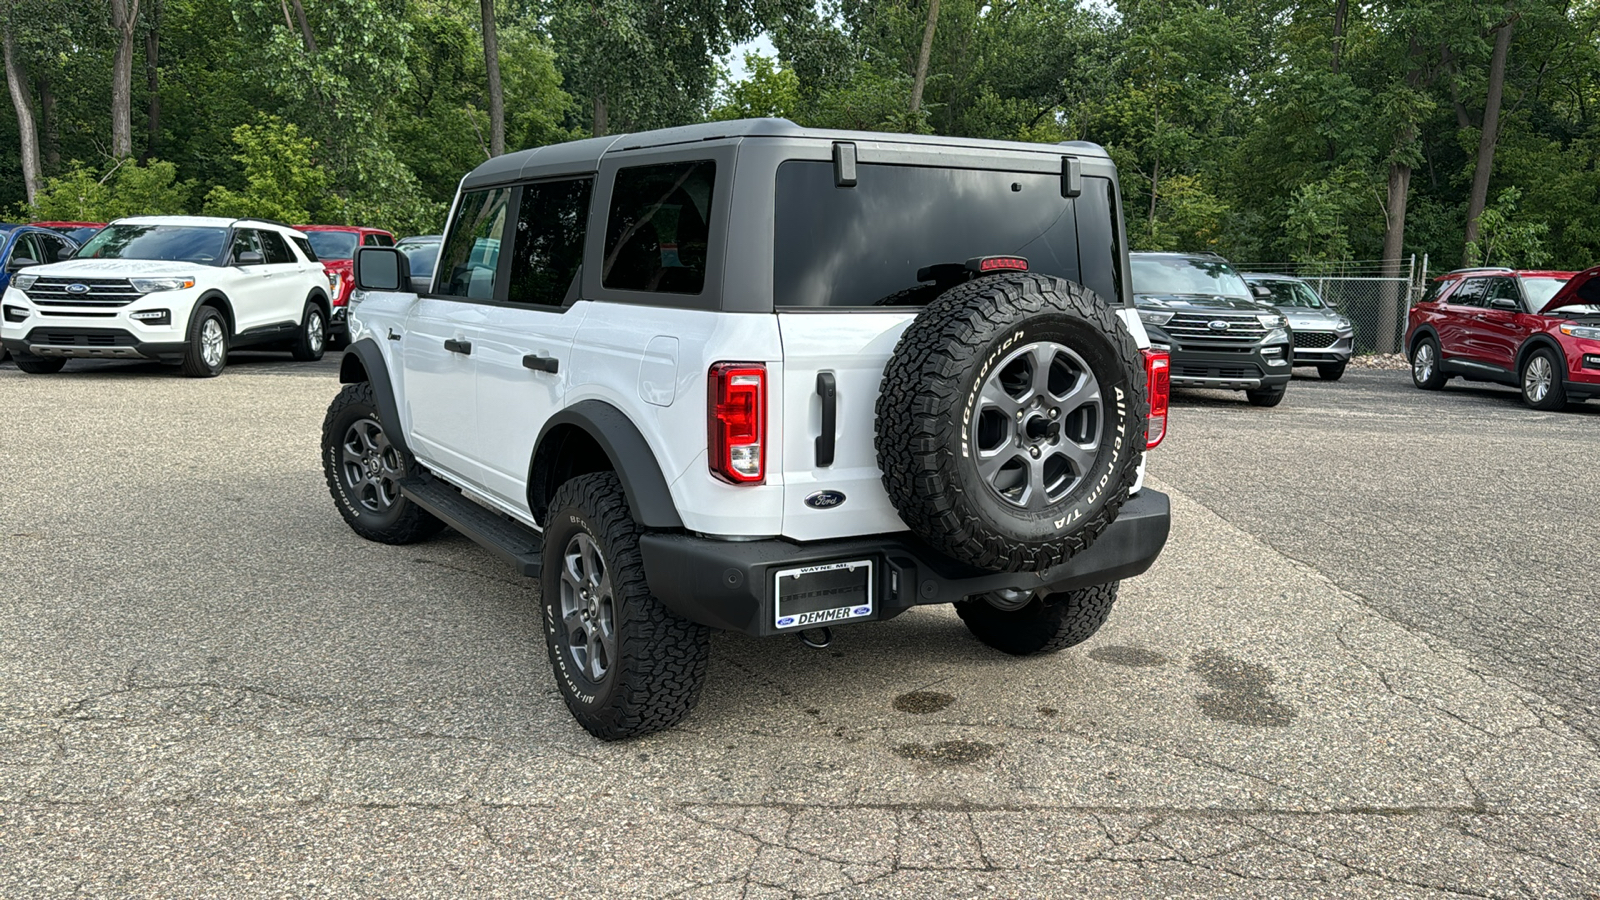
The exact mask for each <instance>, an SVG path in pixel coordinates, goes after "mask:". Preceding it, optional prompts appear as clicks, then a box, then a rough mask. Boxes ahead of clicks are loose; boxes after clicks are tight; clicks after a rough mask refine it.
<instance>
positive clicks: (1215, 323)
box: [1206, 319, 1228, 331]
mask: <svg viewBox="0 0 1600 900" xmlns="http://www.w3.org/2000/svg"><path fill="white" fill-rule="evenodd" d="M1206 327H1207V328H1209V329H1211V330H1212V331H1227V330H1228V323H1227V322H1224V321H1223V320H1221V319H1212V320H1211V321H1209V322H1207V323H1206Z"/></svg>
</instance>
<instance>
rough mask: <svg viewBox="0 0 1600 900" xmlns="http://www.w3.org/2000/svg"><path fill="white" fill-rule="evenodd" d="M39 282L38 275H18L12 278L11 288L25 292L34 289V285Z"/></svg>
mask: <svg viewBox="0 0 1600 900" xmlns="http://www.w3.org/2000/svg"><path fill="white" fill-rule="evenodd" d="M38 280H39V276H37V275H22V274H17V275H13V276H11V286H12V287H14V288H16V289H17V290H19V291H25V290H27V289H28V288H31V287H33V283H34V282H35V281H38Z"/></svg>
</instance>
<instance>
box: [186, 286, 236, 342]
mask: <svg viewBox="0 0 1600 900" xmlns="http://www.w3.org/2000/svg"><path fill="white" fill-rule="evenodd" d="M202 306H215V307H216V308H217V309H219V310H221V311H222V318H223V320H224V321H226V322H227V323H228V337H229V338H232V337H233V336H234V335H236V334H238V333H239V326H238V324H237V323H235V322H234V319H233V304H232V303H230V302H228V296H227V295H226V294H224V293H222V292H221V291H219V290H215V289H213V290H209V291H206V292H205V293H203V294H201V295H200V296H199V297H198V298H196V299H195V301H194V306H191V307H190V308H189V321H190V322H193V321H194V314H195V313H197V312H199V311H200V307H202ZM190 327H191V328H192V327H194V326H192V325H191V326H190ZM187 333H188V332H187V331H186V332H185V334H187Z"/></svg>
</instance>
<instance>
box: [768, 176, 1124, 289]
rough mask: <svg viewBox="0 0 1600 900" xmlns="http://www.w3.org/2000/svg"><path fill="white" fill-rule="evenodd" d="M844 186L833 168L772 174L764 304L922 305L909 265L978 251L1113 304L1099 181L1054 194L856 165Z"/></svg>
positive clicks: (1108, 208) (1104, 199)
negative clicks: (852, 180) (771, 234)
mask: <svg viewBox="0 0 1600 900" xmlns="http://www.w3.org/2000/svg"><path fill="white" fill-rule="evenodd" d="M856 179H857V180H856V185H855V187H848V188H842V187H837V186H835V184H834V178H833V164H832V163H829V162H821V161H809V160H791V161H789V162H786V163H784V164H782V165H781V166H779V167H778V176H777V222H776V223H775V224H776V229H775V234H776V237H775V242H774V246H773V286H772V287H773V301H774V302H775V303H776V305H778V306H780V307H861V306H876V305H881V304H896V305H898V304H904V303H908V302H910V303H913V304H914V303H917V302H926V301H927V300H928V299H931V296H930V295H932V294H936V293H937V291H936V290H926V291H923V290H918V287H919V285H923V284H926V283H927V282H921V281H919V280H918V279H917V274H918V270H919V269H922V268H924V267H929V266H938V265H947V264H960V263H964V262H966V261H967V260H969V259H972V258H973V257H978V256H1021V257H1025V258H1026V259H1027V260H1028V268H1029V270H1030V271H1034V272H1042V273H1044V274H1047V275H1054V276H1057V277H1060V278H1065V279H1067V280H1069V281H1076V282H1079V283H1080V284H1083V285H1084V286H1086V287H1088V288H1089V289H1091V290H1093V291H1094V292H1095V293H1097V294H1099V295H1100V296H1101V297H1103V298H1105V300H1106V301H1107V302H1109V303H1112V304H1120V303H1121V302H1122V296H1123V292H1122V284H1121V280H1122V267H1121V264H1120V258H1121V247H1120V245H1119V243H1118V227H1117V216H1118V212H1117V210H1116V204H1115V195H1114V193H1113V191H1112V184H1111V180H1110V179H1108V178H1096V177H1086V178H1084V179H1083V194H1082V195H1081V196H1079V197H1078V198H1076V199H1073V200H1069V199H1067V198H1065V197H1062V196H1061V176H1060V175H1059V174H1045V173H1034V172H1000V171H992V170H980V169H944V168H924V167H914V166H892V165H879V164H873V165H861V166H858V167H857V170H856Z"/></svg>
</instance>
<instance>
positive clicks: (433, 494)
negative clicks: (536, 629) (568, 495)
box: [400, 475, 544, 578]
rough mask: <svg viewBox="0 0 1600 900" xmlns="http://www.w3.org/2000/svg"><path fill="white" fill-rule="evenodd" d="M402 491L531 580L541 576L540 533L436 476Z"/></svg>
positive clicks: (406, 484)
mask: <svg viewBox="0 0 1600 900" xmlns="http://www.w3.org/2000/svg"><path fill="white" fill-rule="evenodd" d="M400 491H401V492H402V493H404V494H405V496H406V498H407V499H409V500H410V501H411V502H412V503H415V504H416V505H418V506H420V507H422V508H423V509H425V510H427V511H428V512H430V513H433V514H434V515H435V516H438V517H439V518H440V519H441V520H443V521H444V523H445V524H446V525H449V526H450V527H451V528H454V529H455V530H457V531H459V532H461V533H462V534H464V535H466V536H467V537H469V538H472V540H473V542H474V543H476V544H478V545H479V546H480V547H482V548H483V549H485V550H488V551H489V552H490V553H493V554H494V555H496V556H498V557H500V558H501V559H503V560H505V561H506V562H508V563H511V567H512V568H514V569H516V570H517V571H518V572H521V573H522V574H524V575H527V576H528V577H530V578H537V577H538V576H539V567H540V561H541V554H542V553H543V551H544V538H543V537H542V536H541V535H540V534H539V532H537V531H534V530H533V529H532V528H529V527H527V526H526V525H523V524H522V523H520V522H513V521H512V520H510V519H508V518H506V517H505V516H502V515H500V514H499V513H497V512H494V511H492V510H490V509H487V508H485V507H484V506H482V505H480V504H478V503H476V502H474V501H472V500H469V499H467V498H466V497H465V496H463V495H462V493H461V492H460V491H458V490H456V489H455V488H453V487H451V486H450V485H448V484H445V483H444V482H442V481H440V480H439V479H437V478H435V477H433V476H432V475H413V476H411V477H410V478H403V479H401V481H400Z"/></svg>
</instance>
